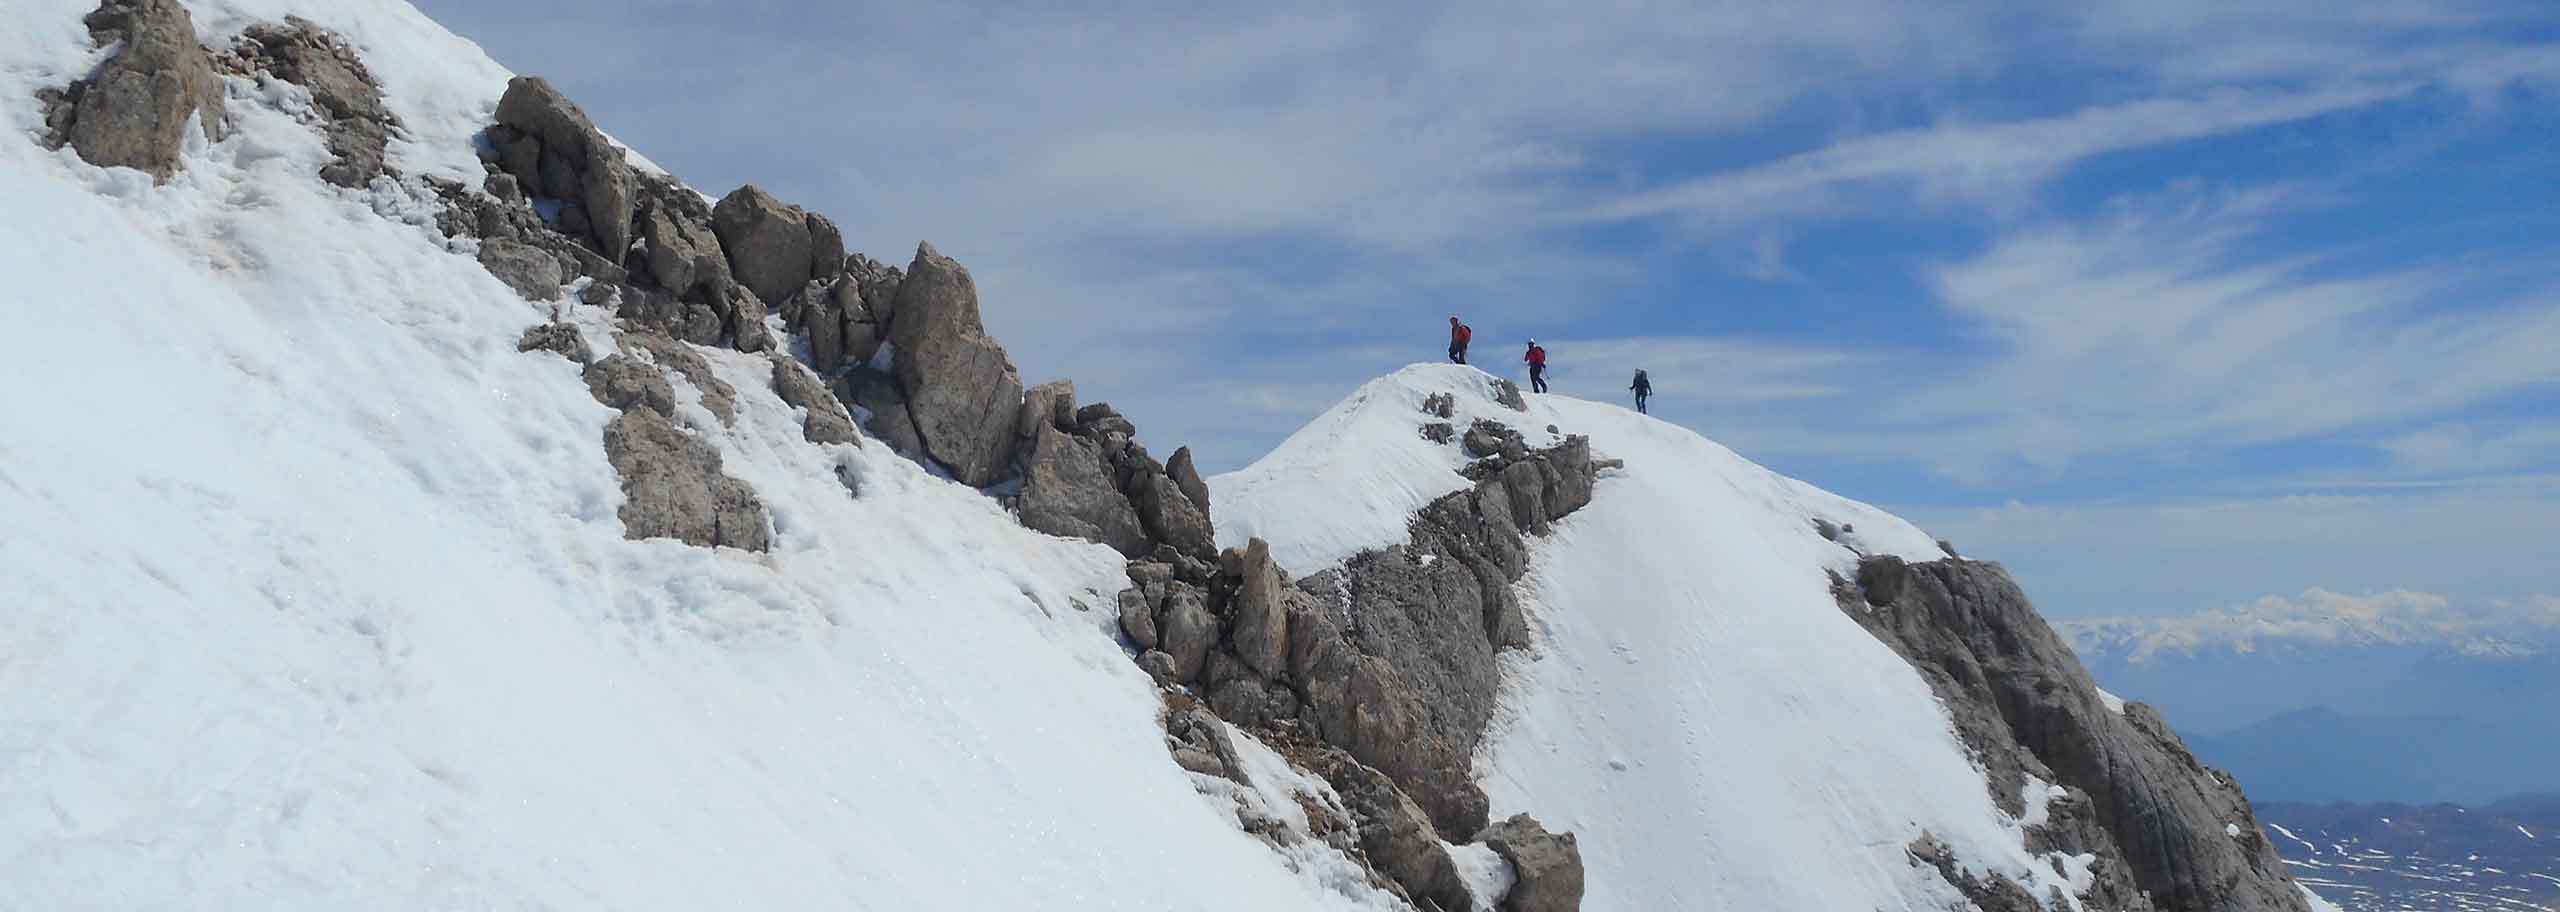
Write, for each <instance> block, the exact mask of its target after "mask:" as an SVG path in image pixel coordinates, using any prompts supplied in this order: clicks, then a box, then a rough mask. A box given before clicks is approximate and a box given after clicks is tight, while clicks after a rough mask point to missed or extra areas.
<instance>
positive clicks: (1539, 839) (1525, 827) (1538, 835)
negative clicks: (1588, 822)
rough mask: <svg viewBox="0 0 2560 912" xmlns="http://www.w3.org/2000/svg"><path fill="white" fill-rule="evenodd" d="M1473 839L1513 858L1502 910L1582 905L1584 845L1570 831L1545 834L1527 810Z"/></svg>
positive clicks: (1539, 911)
mask: <svg viewBox="0 0 2560 912" xmlns="http://www.w3.org/2000/svg"><path fill="white" fill-rule="evenodd" d="M1477 841H1479V842H1482V843H1484V844H1485V845H1487V846H1490V847H1492V849H1493V851H1494V853H1495V854H1498V855H1501V856H1502V859H1503V860H1504V861H1508V862H1510V863H1511V874H1512V882H1511V892H1510V893H1507V894H1504V895H1503V897H1502V910H1503V912H1574V910H1577V909H1580V908H1582V849H1581V847H1580V846H1578V845H1576V844H1575V840H1574V838H1573V834H1571V833H1561V834H1559V833H1549V832H1547V828H1546V827H1543V826H1539V825H1538V821H1537V820H1535V819H1533V818H1531V817H1530V816H1529V815H1527V814H1514V815H1512V816H1511V818H1510V819H1508V820H1504V821H1502V822H1500V823H1497V824H1494V825H1492V826H1490V827H1486V828H1485V831H1484V832H1483V833H1482V834H1481V835H1479V836H1478V837H1477Z"/></svg>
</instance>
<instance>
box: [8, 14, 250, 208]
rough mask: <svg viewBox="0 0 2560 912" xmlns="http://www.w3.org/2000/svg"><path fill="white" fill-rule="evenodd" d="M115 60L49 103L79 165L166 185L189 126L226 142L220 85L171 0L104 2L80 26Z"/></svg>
mask: <svg viewBox="0 0 2560 912" xmlns="http://www.w3.org/2000/svg"><path fill="white" fill-rule="evenodd" d="M81 22H82V23H83V24H85V25H87V26H88V27H89V38H90V40H91V41H94V42H96V43H97V44H98V46H100V47H107V46H110V45H120V46H121V48H122V49H121V50H120V51H118V52H117V54H116V56H115V57H114V58H112V59H109V60H108V61H107V62H106V63H105V64H104V65H102V66H100V67H99V68H98V70H97V72H96V73H95V74H94V75H93V76H91V77H90V78H89V79H88V80H85V81H82V82H76V83H73V84H72V85H71V86H70V87H69V88H68V89H67V90H65V91H62V92H60V93H59V94H56V95H54V96H52V108H53V110H51V111H49V112H48V117H47V120H48V124H49V126H51V127H53V132H54V134H56V137H57V138H59V139H60V140H62V141H63V142H66V143H68V144H69V145H70V146H71V148H72V150H73V151H75V152H78V153H79V154H80V158H81V159H82V160H84V161H87V162H88V163H90V164H93V165H97V166H98V167H101V168H116V167H124V168H133V169H136V170H139V171H142V172H144V173H146V174H149V175H151V176H152V178H153V179H154V180H159V181H165V180H168V179H169V176H170V175H172V174H175V173H177V170H178V155H179V152H180V151H181V149H182V147H183V146H184V145H185V143H186V136H187V123H188V121H190V120H193V121H194V122H195V123H196V124H198V125H199V126H201V127H202V128H203V130H204V132H205V135H206V136H207V137H210V138H213V139H221V138H222V135H223V122H222V116H223V109H222V96H223V89H222V80H221V79H220V78H219V77H217V76H215V75H214V71H213V56H212V55H211V54H208V53H206V51H205V49H204V45H201V44H198V43H196V27H195V19H194V18H193V17H191V16H189V15H187V10H186V7H184V6H181V5H179V4H178V3H177V2H176V0H106V2H105V3H102V4H100V5H99V6H98V8H97V9H96V10H94V11H92V12H90V13H89V15H88V16H87V17H85V18H83V19H82V20H81Z"/></svg>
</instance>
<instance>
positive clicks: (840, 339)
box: [782, 279, 869, 374]
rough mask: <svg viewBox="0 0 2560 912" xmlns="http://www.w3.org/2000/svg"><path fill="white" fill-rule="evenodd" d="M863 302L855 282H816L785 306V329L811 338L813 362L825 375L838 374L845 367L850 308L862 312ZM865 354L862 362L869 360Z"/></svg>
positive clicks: (803, 286) (783, 309) (783, 323)
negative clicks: (855, 292) (858, 295)
mask: <svg viewBox="0 0 2560 912" xmlns="http://www.w3.org/2000/svg"><path fill="white" fill-rule="evenodd" d="M861 306H862V302H861V301H860V300H859V299H857V298H855V297H854V291H853V283H852V282H849V281H845V280H843V279H837V280H834V281H828V282H819V281H812V282H810V283H809V284H806V285H802V286H800V290H799V291H797V292H793V293H792V295H791V299H790V300H789V301H786V302H784V303H783V306H782V325H783V328H785V329H789V330H792V331H794V332H799V333H803V334H806V335H807V336H808V337H809V361H810V363H812V364H814V365H816V366H817V368H818V370H819V371H820V372H822V373H829V374H832V373H835V372H836V371H839V370H843V369H844V365H845V360H846V359H845V356H846V354H847V352H846V351H845V324H846V323H847V322H848V318H849V317H850V315H849V314H848V313H847V309H848V307H850V308H852V309H854V310H857V311H858V310H859V309H860V308H861ZM868 359H869V355H868V353H865V355H864V358H863V359H861V360H868Z"/></svg>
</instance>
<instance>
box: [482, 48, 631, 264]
mask: <svg viewBox="0 0 2560 912" xmlns="http://www.w3.org/2000/svg"><path fill="white" fill-rule="evenodd" d="M498 123H499V125H501V126H504V127H508V128H510V129H511V130H512V131H513V132H514V134H515V136H513V137H509V139H510V141H509V142H508V143H507V144H506V145H505V146H502V150H503V156H502V160H503V161H504V162H505V163H506V168H507V171H508V173H511V174H514V175H515V176H516V179H517V180H519V181H522V182H524V184H525V185H526V186H527V187H528V188H531V189H532V190H533V192H535V193H536V194H537V195H541V196H549V197H554V198H557V199H563V200H568V201H570V202H573V203H576V204H577V217H578V218H579V219H582V220H583V221H584V222H585V228H584V233H585V234H586V235H587V236H588V237H590V238H593V239H594V241H595V245H596V247H595V249H596V251H597V252H598V253H601V254H603V255H604V257H605V259H607V260H611V261H615V262H619V261H621V259H622V255H623V253H624V252H626V251H628V250H630V249H631V217H632V213H633V209H634V207H635V206H636V204H637V201H638V196H639V182H638V179H637V178H636V177H634V175H633V174H632V171H631V165H630V163H629V162H627V161H625V160H624V159H623V155H622V150H621V149H619V148H616V147H615V146H614V145H613V143H612V142H611V141H609V140H607V139H605V138H604V133H603V132H602V131H599V130H597V129H596V125H595V122H594V121H591V120H588V119H587V112H585V111H582V110H579V108H578V106H577V105H574V104H571V103H569V99H568V98H567V97H566V96H563V95H561V94H560V90H558V89H555V88H552V87H551V83H550V82H549V81H547V80H545V79H543V78H542V77H540V76H518V77H516V78H514V79H510V80H507V91H506V94H504V95H501V96H499V98H498ZM497 138H498V137H495V136H493V137H492V139H493V140H495V139H497ZM527 139H530V140H533V141H534V145H533V146H532V147H527V146H525V145H524V140H527ZM567 218H568V216H566V215H564V216H563V219H564V224H566V219H567Z"/></svg>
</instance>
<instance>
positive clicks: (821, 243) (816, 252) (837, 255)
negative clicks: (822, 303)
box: [808, 212, 845, 282]
mask: <svg viewBox="0 0 2560 912" xmlns="http://www.w3.org/2000/svg"><path fill="white" fill-rule="evenodd" d="M808 230H809V278H810V280H811V281H818V282H829V281H834V280H835V278H836V277H837V276H840V275H843V274H844V259H845V257H844V232H842V231H838V230H836V223H835V222H833V221H830V220H828V218H827V217H826V216H823V215H819V214H817V213H815V212H812V213H809V218H808Z"/></svg>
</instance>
